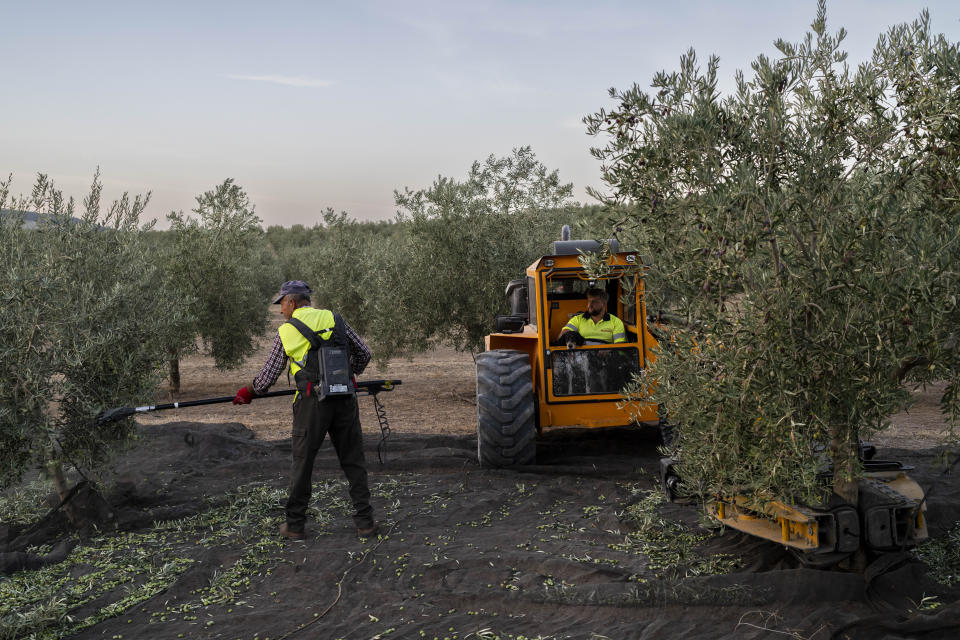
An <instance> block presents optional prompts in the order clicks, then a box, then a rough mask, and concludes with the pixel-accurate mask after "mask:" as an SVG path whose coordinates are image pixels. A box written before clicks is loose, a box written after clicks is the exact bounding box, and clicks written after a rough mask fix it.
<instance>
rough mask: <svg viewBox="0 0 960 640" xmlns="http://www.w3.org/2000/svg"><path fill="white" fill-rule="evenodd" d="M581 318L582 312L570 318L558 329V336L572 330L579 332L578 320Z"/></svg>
mask: <svg viewBox="0 0 960 640" xmlns="http://www.w3.org/2000/svg"><path fill="white" fill-rule="evenodd" d="M581 320H583V314H582V313H578V314H576V315H575V316H573V317H571V318H570V321H569V322H567V324H565V325H563V329H561V330H560V336H561V337H563V334H565V333H569V332H571V331H574V332H576V333H580V321H581Z"/></svg>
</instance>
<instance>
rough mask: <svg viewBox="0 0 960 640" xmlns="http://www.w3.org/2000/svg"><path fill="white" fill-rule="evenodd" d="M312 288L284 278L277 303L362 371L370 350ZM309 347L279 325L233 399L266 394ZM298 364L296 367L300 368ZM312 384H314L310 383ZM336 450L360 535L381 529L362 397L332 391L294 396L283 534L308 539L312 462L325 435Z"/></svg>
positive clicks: (354, 369) (286, 326)
mask: <svg viewBox="0 0 960 640" xmlns="http://www.w3.org/2000/svg"><path fill="white" fill-rule="evenodd" d="M311 293H313V291H311V289H310V287H308V286H307V283H306V282H304V281H303V280H291V281H289V282H284V283H283V286H282V287H281V288H280V295H279V296H277V298H276V300H274V301H273V304H279V305H280V313H282V314H283V317H284V318H286V319H287V320H288V321H289V320H290V319H291V318H294V319H296V320H299V321H300V322H302V323H303V324H305V325H307V327H308V328H309V329H311V330H312V331H314V332H315V333H316V334H317V335H318V336H320V338H321V339H323V340H329V341H330V344H331V346H334V347H344V348H346V349H347V350H348V352H349V359H350V366H351V369H352V373H353V374H354V375H356V374H360V373H363V370H364V368H366V366H367V363H368V362H370V349H369V348H368V347H367V345H366V344H364V342H363V340H361V339H360V336H358V335H357V333H356V332H355V331H354V330H353V329H352V328H351V327H350V325H348V324H347V323H346V322H345V321H344V320H343V318H341V317H340V315H339V314H336V313H333V312H331V311H328V310H326V309H314V308H313V307H311V306H310V294H311ZM309 348H310V343H309V341H308V340H307V338H306V337H304V336H303V335H302V334H301V333H300V331H299V330H298V329H297V328H295V327H294V326H293V325H292V324H291V323H289V322H286V323H284V324H282V325H280V328H279V329H278V331H277V337H276V338H275V339H274V341H273V348H272V349H271V350H270V355H269V356H267V361H266V363H264V365H263V367H262V368H261V369H260V372H259V373H258V374H257V376H256V377H255V378H254V379H253V384H252V385H250V386H248V387H244V388H242V389H240V390H239V391H238V392H237V395H236V397H235V398H234V399H233V403H234V404H248V403H249V402H250V400H251V399H253V398H255V397H256V396H257V395H260V394H262V393H266V391H267V389H269V388H270V387H271V386H272V385H273V383H275V382H276V381H277V378H278V377H280V373H281V372H282V371H283V370H284V368H286V366H287V363H288V361H289V362H290V365H289V366H290V370H291V374H296V371H297V370H299V368H300V366H302V364H300V363H302V362H303V361H304V360H305V358H306V354H307V352H308V350H309ZM295 369H296V370H295ZM308 389H309V388H308ZM327 433H329V434H330V442H331V443H333V448H334V450H335V451H336V452H337V458H338V459H339V460H340V468H341V469H343V473H344V475H346V477H347V481H348V482H349V483H350V499H351V500H352V501H353V507H354V509H355V513H354V515H353V521H354V524H355V525H356V526H357V535H358V536H360V537H362V538H365V537H368V536H375V535H377V532H378V531H379V526H378V524H377V523H376V522H375V521H374V519H373V507H371V506H370V489H369V487H368V486H367V467H366V461H365V460H364V457H363V434H362V432H361V430H360V415H359V413H358V411H357V397H356V395H354V394H350V395H345V396H331V397H328V398H326V399H324V400H323V401H322V402H321V401H319V400H318V399H317V394H316V393H315V392H314V393H311V392H310V391H309V390H308V391H307V393H299V392H298V393H297V394H296V396H294V401H293V467H292V469H291V478H290V496H289V497H288V499H287V505H286V513H287V521H286V522H285V523H284V524H283V525H282V526H281V527H280V535H281V536H283V537H284V538H288V539H290V540H303V538H304V523H305V522H306V519H307V516H306V513H307V505H309V504H310V493H311V480H312V475H313V462H314V459H315V458H316V455H317V451H319V449H320V445H321V444H322V443H323V439H324V437H325V436H326V434H327Z"/></svg>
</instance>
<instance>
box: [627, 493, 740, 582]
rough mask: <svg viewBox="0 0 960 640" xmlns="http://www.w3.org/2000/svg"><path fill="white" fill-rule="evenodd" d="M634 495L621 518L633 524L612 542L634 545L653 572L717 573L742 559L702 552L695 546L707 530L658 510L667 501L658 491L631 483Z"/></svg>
mask: <svg viewBox="0 0 960 640" xmlns="http://www.w3.org/2000/svg"><path fill="white" fill-rule="evenodd" d="M631 489H632V491H631V492H632V493H633V494H634V496H635V498H639V499H637V500H635V501H634V502H632V503H631V504H630V505H628V506H627V507H626V508H625V509H624V510H623V514H622V518H623V521H624V522H625V523H627V524H629V525H631V526H633V527H634V530H633V531H631V532H629V533H628V534H627V535H626V537H625V538H624V541H623V543H619V544H615V545H611V548H614V549H617V550H620V551H631V550H634V549H637V550H639V551H641V552H642V553H643V554H644V555H646V556H647V557H648V558H649V559H650V564H649V568H650V569H651V570H653V571H654V572H656V573H657V574H658V575H659V573H660V572H669V573H672V574H680V573H681V572H682V574H683V575H686V576H700V575H717V574H722V573H730V572H732V571H733V570H735V569H737V568H738V567H739V566H740V565H741V562H740V560H739V558H735V557H733V556H730V555H728V554H722V553H717V554H710V555H705V554H704V553H702V552H699V551H697V547H698V546H700V545H701V544H702V543H703V542H705V541H706V540H708V539H709V538H710V537H711V534H710V533H709V532H707V531H701V532H695V531H692V530H690V528H688V527H686V526H684V525H682V524H680V523H678V522H674V521H672V520H668V519H667V518H664V517H663V516H662V515H661V514H660V506H661V505H662V504H664V503H665V502H666V499H665V498H664V496H663V494H662V493H661V492H659V491H643V490H641V489H639V488H637V487H632V488H631Z"/></svg>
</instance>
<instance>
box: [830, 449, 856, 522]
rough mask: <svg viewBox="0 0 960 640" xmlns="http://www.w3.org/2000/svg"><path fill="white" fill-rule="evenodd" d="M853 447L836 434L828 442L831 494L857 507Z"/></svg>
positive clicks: (854, 453)
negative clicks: (831, 458) (831, 475)
mask: <svg viewBox="0 0 960 640" xmlns="http://www.w3.org/2000/svg"><path fill="white" fill-rule="evenodd" d="M855 446H856V445H855V444H851V443H850V441H849V439H848V438H847V437H844V436H841V435H837V434H834V436H833V439H832V440H831V441H830V454H831V455H832V456H833V492H834V493H835V494H837V495H838V496H840V498H841V499H842V500H843V501H844V502H847V503H849V504H851V505H853V506H857V502H858V499H859V497H860V489H859V484H858V479H857V471H858V469H857V455H856V451H855Z"/></svg>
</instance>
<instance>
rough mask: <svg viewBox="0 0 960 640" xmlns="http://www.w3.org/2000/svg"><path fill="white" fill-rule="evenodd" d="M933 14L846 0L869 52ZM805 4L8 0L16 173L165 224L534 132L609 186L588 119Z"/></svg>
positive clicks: (359, 198)
mask: <svg viewBox="0 0 960 640" xmlns="http://www.w3.org/2000/svg"><path fill="white" fill-rule="evenodd" d="M924 7H928V8H929V9H930V13H931V18H932V20H931V22H932V25H933V29H934V31H935V32H938V33H939V32H942V33H945V34H946V35H947V36H948V37H949V38H950V39H951V40H953V41H957V40H960V2H956V1H952V2H948V1H937V2H929V1H928V2H914V1H911V0H902V1H899V2H893V1H873V2H867V1H865V0H846V1H842V0H834V1H833V2H830V3H829V4H828V21H829V25H830V28H831V31H835V30H836V29H837V28H838V27H840V26H844V27H846V28H847V31H848V32H849V36H848V38H847V40H846V43H847V49H848V51H850V53H851V59H852V60H853V61H857V60H862V59H864V58H865V57H866V56H868V55H869V53H870V51H871V49H872V47H873V44H874V43H875V42H876V38H877V36H878V35H879V34H880V33H881V32H882V31H884V30H885V29H886V27H888V26H890V25H892V24H896V23H899V22H904V21H911V20H913V19H915V18H916V17H917V16H918V15H919V13H920V11H921V10H922V9H923V8H924ZM815 12H816V3H815V2H814V1H813V0H810V1H803V2H777V1H774V0H767V1H765V2H754V1H751V2H699V1H696V2H695V1H688V2H640V1H635V2H615V1H605V0H596V1H594V2H584V1H582V0H581V1H577V2H532V1H528V2H505V1H503V2H501V1H491V2H484V1H474V2H469V3H468V2H462V3H461V2H455V1H452V0H447V1H436V2H427V1H424V2H363V1H357V2H320V1H317V2H263V1H259V2H201V1H199V0H195V1H193V2H175V1H165V2H156V1H154V2H137V1H133V0H128V1H125V2H77V1H73V2H43V1H34V2H24V1H23V0H16V1H13V0H0V24H2V25H3V29H2V30H3V36H2V38H0V59H2V60H3V62H4V65H3V74H2V77H3V85H4V91H3V94H4V98H3V101H2V106H0V114H2V117H0V173H2V174H3V175H6V174H7V173H9V172H13V173H14V191H16V192H21V191H24V192H25V191H28V190H29V188H30V186H31V184H32V182H33V178H34V174H36V173H37V172H45V173H48V174H50V176H51V177H52V178H53V179H54V180H55V181H56V182H57V183H58V184H59V186H60V187H61V188H63V189H64V191H66V192H67V193H68V194H72V195H77V196H81V195H82V194H83V192H84V190H85V188H86V186H87V185H88V184H89V182H90V177H91V176H92V174H93V172H94V170H95V168H96V167H97V166H98V165H99V166H100V169H101V172H102V174H103V180H104V183H105V190H106V195H107V196H108V197H110V198H114V197H116V196H118V195H119V194H120V193H121V192H122V191H124V190H129V191H131V192H135V193H140V192H144V191H147V190H150V191H152V192H153V199H152V201H151V205H150V207H149V209H148V212H147V213H148V215H147V217H148V218H150V217H156V218H160V219H161V220H162V219H163V218H164V217H165V215H166V214H167V213H168V212H169V211H170V210H181V209H182V210H189V209H190V208H191V207H192V206H193V203H194V202H193V199H194V197H195V196H196V195H197V194H199V193H200V192H202V191H204V190H207V189H210V188H212V187H213V186H214V185H216V184H217V183H219V182H220V181H222V180H223V179H224V178H227V177H232V178H234V179H235V180H236V181H237V182H238V183H239V184H240V185H241V186H243V187H244V188H245V189H246V190H247V191H248V193H249V194H250V196H251V198H252V199H253V201H254V202H255V203H256V205H257V213H258V215H259V216H260V217H261V218H262V219H263V220H264V223H265V224H266V225H269V224H283V225H291V224H295V223H303V224H308V225H310V224H313V223H314V222H316V221H317V220H318V219H319V212H320V211H321V210H322V209H323V208H325V207H328V206H329V207H333V208H334V209H336V210H338V211H339V210H344V211H347V212H348V213H349V214H350V215H351V216H353V217H355V218H359V219H386V218H391V217H392V216H393V214H394V212H395V207H394V204H393V190H394V189H400V188H403V187H404V186H409V187H411V188H420V187H425V186H428V185H429V184H430V183H431V182H432V180H433V179H434V178H435V177H436V176H437V175H438V174H443V175H447V176H454V177H462V176H464V175H465V174H466V172H467V170H468V168H469V166H470V163H471V162H472V161H473V160H476V159H483V158H485V157H487V156H488V155H490V154H491V153H492V154H496V155H498V156H503V155H506V154H508V153H509V152H510V150H511V149H512V148H513V147H517V146H523V145H531V146H532V147H533V150H534V152H535V153H536V154H537V156H538V157H539V159H540V160H541V161H542V162H544V163H545V164H546V165H547V166H548V167H550V168H551V169H559V171H560V177H561V179H563V180H564V181H567V182H573V183H574V186H575V189H576V191H575V197H576V198H577V199H578V200H580V201H582V202H590V199H589V197H588V196H587V195H586V194H585V193H584V189H585V187H587V186H588V185H591V186H594V187H602V184H601V183H600V180H599V164H598V163H597V161H596V160H594V159H593V158H592V157H591V156H590V153H589V149H590V147H591V146H592V145H596V144H597V143H598V142H601V141H600V140H596V139H593V138H590V137H588V136H587V135H586V134H585V128H584V126H583V124H582V123H581V118H583V116H584V115H587V114H589V113H593V112H595V111H597V110H599V109H600V108H602V107H610V106H612V104H613V103H612V101H611V100H610V99H609V98H608V95H607V89H608V88H609V87H611V86H615V87H618V88H627V87H628V86H630V85H632V84H633V83H634V82H636V83H639V84H640V85H641V86H647V85H649V81H650V79H651V78H652V77H653V74H654V73H655V72H656V71H658V70H660V69H674V68H676V66H677V63H678V60H679V57H680V55H681V54H682V53H683V52H685V51H686V50H687V48H689V47H691V46H693V47H694V48H695V49H696V50H697V53H698V55H699V56H700V57H701V59H703V60H706V59H707V57H708V56H709V55H710V54H717V55H719V56H720V59H721V67H720V75H721V78H722V85H721V86H730V84H731V80H732V78H733V74H734V71H735V70H736V69H746V68H748V66H749V63H750V61H752V60H753V59H754V58H755V57H756V56H757V55H758V54H760V53H771V54H772V53H773V52H774V49H773V46H772V42H773V41H774V40H775V39H776V38H778V37H783V38H785V39H787V40H790V41H798V40H800V39H801V38H802V37H803V34H804V33H805V32H806V31H807V30H808V25H809V24H810V22H811V21H812V19H813V17H814V15H815Z"/></svg>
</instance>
